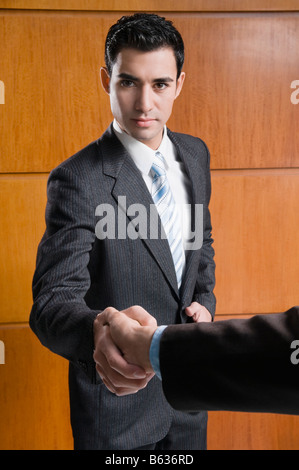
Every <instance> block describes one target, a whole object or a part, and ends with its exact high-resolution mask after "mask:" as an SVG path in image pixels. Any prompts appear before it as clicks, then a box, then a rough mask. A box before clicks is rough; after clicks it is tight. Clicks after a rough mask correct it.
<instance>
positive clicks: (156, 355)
mask: <svg viewBox="0 0 299 470" xmlns="http://www.w3.org/2000/svg"><path fill="white" fill-rule="evenodd" d="M165 328H167V325H162V326H159V327H158V328H157V329H156V331H155V333H154V335H153V337H152V342H151V346H150V352H149V356H150V362H151V366H152V368H153V370H154V372H155V374H156V375H157V377H158V378H159V379H160V380H162V377H161V371H160V339H161V336H162V333H163V331H164V330H165Z"/></svg>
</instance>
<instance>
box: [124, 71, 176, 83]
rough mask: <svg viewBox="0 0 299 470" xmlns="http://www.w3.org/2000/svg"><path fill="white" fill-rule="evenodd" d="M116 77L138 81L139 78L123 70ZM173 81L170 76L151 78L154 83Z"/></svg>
mask: <svg viewBox="0 0 299 470" xmlns="http://www.w3.org/2000/svg"><path fill="white" fill-rule="evenodd" d="M117 77H118V78H122V79H124V80H132V81H134V82H140V78H138V77H134V75H131V74H129V73H125V72H123V73H120V74H119V75H118V76H117ZM173 81H174V80H173V78H171V77H162V78H155V79H154V80H153V82H154V83H161V82H164V83H165V82H173Z"/></svg>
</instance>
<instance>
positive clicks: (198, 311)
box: [185, 302, 212, 323]
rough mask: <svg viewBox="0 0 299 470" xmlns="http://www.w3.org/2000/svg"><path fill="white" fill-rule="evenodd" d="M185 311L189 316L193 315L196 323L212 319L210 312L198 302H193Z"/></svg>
mask: <svg viewBox="0 0 299 470" xmlns="http://www.w3.org/2000/svg"><path fill="white" fill-rule="evenodd" d="M185 313H186V315H188V317H192V319H193V321H194V322H195V323H200V322H210V321H212V316H211V314H210V312H209V311H208V310H207V309H206V307H204V306H203V305H201V304H199V303H198V302H192V304H191V305H189V307H186V309H185Z"/></svg>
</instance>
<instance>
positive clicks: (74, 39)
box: [0, 12, 299, 172]
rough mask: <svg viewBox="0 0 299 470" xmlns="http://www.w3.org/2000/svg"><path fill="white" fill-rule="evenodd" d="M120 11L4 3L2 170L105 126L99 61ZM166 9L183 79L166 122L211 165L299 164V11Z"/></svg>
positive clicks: (65, 147)
mask: <svg viewBox="0 0 299 470" xmlns="http://www.w3.org/2000/svg"><path fill="white" fill-rule="evenodd" d="M120 15H121V13H117V14H116V13H105V14H100V13H83V14H81V15H79V14H76V13H65V12H60V13H53V12H46V13H36V12H34V13H32V14H30V15H28V14H20V13H11V12H2V14H1V15H0V24H1V28H0V56H1V58H2V60H1V65H0V79H1V80H2V81H3V82H4V84H5V90H6V93H5V95H6V96H5V105H3V106H1V107H0V134H1V136H3V138H2V139H1V154H0V155H1V156H0V171H2V172H20V171H21V172H23V171H26V172H36V171H42V172H44V171H50V170H51V169H52V168H53V167H54V166H56V165H57V164H58V163H59V162H60V161H62V160H64V159H65V158H67V157H68V156H70V155H72V154H73V153H74V152H75V151H77V150H79V149H80V148H82V147H83V146H84V145H86V144H87V143H89V142H90V141H92V140H94V139H96V138H97V137H98V136H99V135H100V134H101V133H102V132H103V131H104V130H105V128H106V127H107V126H108V124H109V123H110V121H111V113H110V107H109V99H108V97H107V96H106V95H105V94H104V92H103V91H102V90H101V86H100V83H99V68H100V66H101V65H103V55H104V50H103V43H104V38H105V35H106V33H107V30H108V28H109V26H110V25H111V23H112V22H114V21H115V20H116V19H117V18H118V17H119V16H120ZM170 18H171V19H173V20H174V22H175V24H176V25H177V27H178V28H179V29H180V31H181V32H182V34H183V37H184V39H185V43H186V51H187V57H186V66H185V70H186V73H187V78H186V82H185V88H184V90H183V93H182V95H181V96H180V97H179V99H178V102H177V103H176V106H175V112H174V114H173V117H172V118H171V119H170V121H169V126H170V127H171V128H172V129H173V130H176V131H182V132H188V133H191V134H194V135H198V136H200V137H202V138H203V139H204V140H205V141H206V143H207V144H208V146H209V148H210V150H211V155H212V159H211V165H212V168H273V167H296V166H299V113H298V110H299V108H298V106H296V105H294V104H292V103H291V100H290V97H291V93H292V91H293V90H292V89H291V88H290V86H291V83H292V81H294V80H295V79H298V76H297V74H298V69H297V63H298V47H297V44H298V43H299V27H298V26H299V13H288V14H276V13H275V14H274V13H273V14H267V15H265V14H253V13H252V14H234V15H230V14H192V15H190V14H185V13H181V14H175V13H172V14H171V15H170ZM248 38H250V41H248ZM20 50H22V56H21V60H20V53H19V51H20Z"/></svg>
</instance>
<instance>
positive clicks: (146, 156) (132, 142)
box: [113, 119, 170, 175]
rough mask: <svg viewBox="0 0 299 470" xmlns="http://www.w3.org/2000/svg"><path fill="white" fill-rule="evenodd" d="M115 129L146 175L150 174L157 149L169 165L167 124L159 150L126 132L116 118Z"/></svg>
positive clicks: (136, 163) (138, 166)
mask: <svg viewBox="0 0 299 470" xmlns="http://www.w3.org/2000/svg"><path fill="white" fill-rule="evenodd" d="M113 129H114V131H115V134H116V136H117V137H118V139H119V140H120V141H121V143H122V144H123V146H124V147H125V149H126V150H127V152H128V153H129V155H130V156H131V158H132V159H133V161H134V163H135V165H136V166H137V168H138V169H139V170H140V171H141V172H142V173H144V174H145V175H148V174H149V172H150V169H151V167H152V164H153V161H154V157H155V153H156V152H157V151H159V152H160V153H162V155H163V157H164V159H165V162H166V166H167V167H168V166H169V161H167V154H168V146H169V144H170V140H169V137H168V135H167V128H166V125H165V126H164V129H163V137H162V142H161V144H160V146H159V148H158V149H157V150H153V149H151V148H150V147H148V146H147V145H145V144H143V143H142V142H140V141H139V140H137V139H135V138H134V137H132V136H130V135H129V134H127V133H126V132H124V131H123V130H122V129H121V128H120V126H119V124H118V123H117V121H116V120H115V119H114V121H113Z"/></svg>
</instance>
